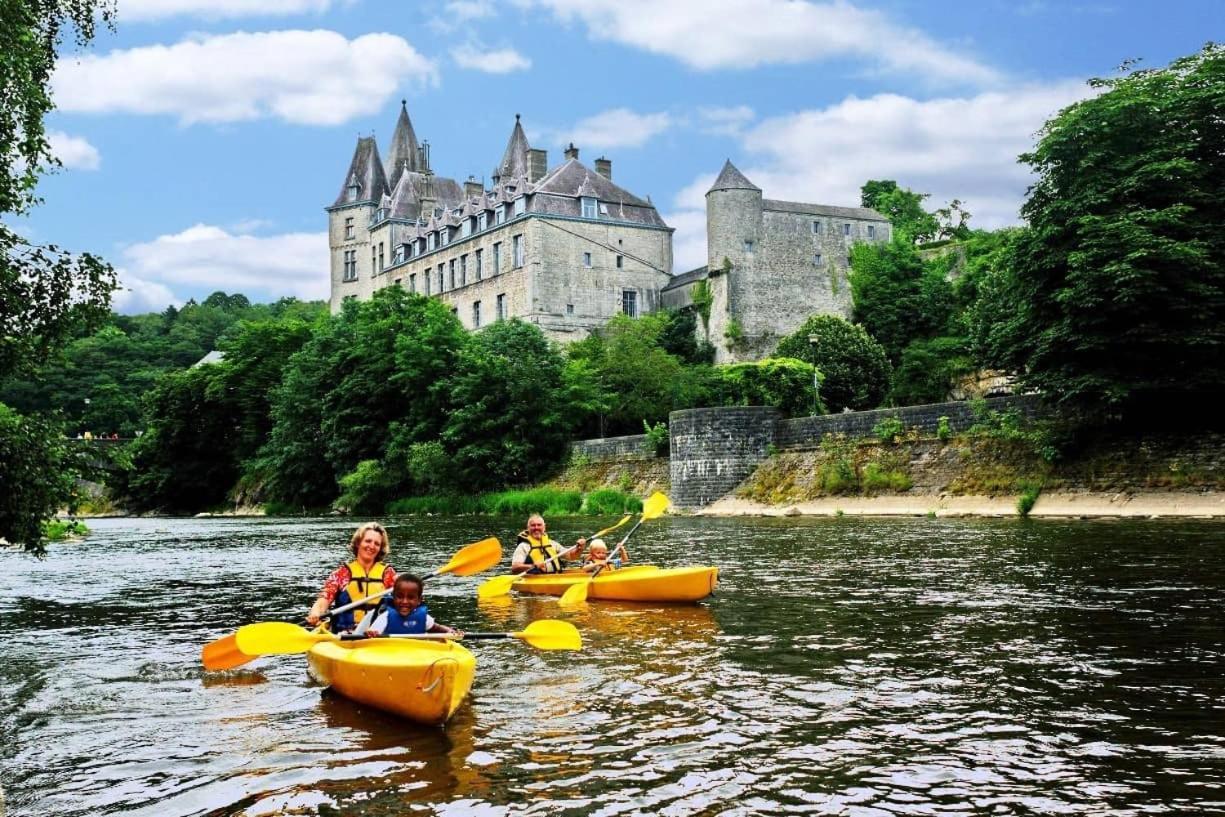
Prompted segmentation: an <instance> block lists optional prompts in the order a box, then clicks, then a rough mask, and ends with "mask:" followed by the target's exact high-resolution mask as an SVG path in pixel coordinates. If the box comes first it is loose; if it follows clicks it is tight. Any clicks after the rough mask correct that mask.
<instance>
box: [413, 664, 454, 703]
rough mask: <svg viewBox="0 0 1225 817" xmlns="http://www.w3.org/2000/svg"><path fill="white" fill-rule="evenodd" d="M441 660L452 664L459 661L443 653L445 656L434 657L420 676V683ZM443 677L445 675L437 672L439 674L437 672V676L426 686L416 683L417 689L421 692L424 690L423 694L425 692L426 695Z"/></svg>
mask: <svg viewBox="0 0 1225 817" xmlns="http://www.w3.org/2000/svg"><path fill="white" fill-rule="evenodd" d="M443 661H450V662H451V663H452V664H458V663H459V662H458V661H456V660H455V659H454V658H452V657H451V656H449V655H445V656H443V657H442V658H437V659H435V660H434V661H433V662H432V663H431V664H430V666H429V668H428V669H427V670H426V671H425V674H424V675H423V676H422V680H421V683H422V684H424V683H425V681H426V679H428V678H429V677H430V675H431V674H432V673H433V672H434V668H435V667H437V666H438V664H439V663H441V662H443ZM445 677H446V676H445V675H443V674H442V673H439V674H438V677H437V678H436V679H434V681H433V682H432V683H430V684H429V685H428V686H422V685H421V684H418V685H417V689H419V690H421V691H422V692H424V693H425V694H427V695H428V694H429V693H431V692H433V691H434V690H435V689H436V688H437V687H438V685H439V684H441V683H442V681H443V679H444V678H445Z"/></svg>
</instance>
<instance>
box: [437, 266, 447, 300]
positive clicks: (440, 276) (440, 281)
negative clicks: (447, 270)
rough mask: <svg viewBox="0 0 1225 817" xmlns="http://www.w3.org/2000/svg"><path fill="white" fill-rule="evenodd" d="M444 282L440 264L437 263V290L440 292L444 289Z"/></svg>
mask: <svg viewBox="0 0 1225 817" xmlns="http://www.w3.org/2000/svg"><path fill="white" fill-rule="evenodd" d="M445 283H446V282H445V281H444V280H443V278H442V264H439V265H438V291H439V292H440V293H441V292H442V291H443V290H445V289H446V287H445V286H444V284H445Z"/></svg>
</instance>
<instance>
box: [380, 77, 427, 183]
mask: <svg viewBox="0 0 1225 817" xmlns="http://www.w3.org/2000/svg"><path fill="white" fill-rule="evenodd" d="M421 159H422V155H421V146H420V145H419V144H417V134H416V132H415V131H413V123H412V121H411V120H410V119H409V118H408V103H407V102H406V101H405V100H403V99H401V100H400V118H399V119H397V120H396V129H395V132H394V133H392V135H391V145H390V146H389V147H388V148H387V163H386V165H385V166H384V167H385V170H386V176H387V187H388V189H389V190H395V189H396V185H397V184H399V182H400V176H402V175H403V174H404V171H405V170H417V171H420V170H424V168H423V167H421Z"/></svg>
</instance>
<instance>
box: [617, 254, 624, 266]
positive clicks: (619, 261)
mask: <svg viewBox="0 0 1225 817" xmlns="http://www.w3.org/2000/svg"><path fill="white" fill-rule="evenodd" d="M617 269H625V256H624V255H618V256H617Z"/></svg>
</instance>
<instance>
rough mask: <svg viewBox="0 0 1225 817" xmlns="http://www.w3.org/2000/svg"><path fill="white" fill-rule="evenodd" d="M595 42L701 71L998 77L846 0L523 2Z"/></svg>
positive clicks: (982, 80)
mask: <svg viewBox="0 0 1225 817" xmlns="http://www.w3.org/2000/svg"><path fill="white" fill-rule="evenodd" d="M519 3H520V5H525V6H533V5H534V6H542V7H544V8H547V9H549V10H550V11H551V12H552V13H553V16H554V17H555V18H557V19H558V20H560V21H561V22H563V23H573V22H575V21H577V22H580V23H582V24H583V25H584V26H586V28H587V33H588V36H590V37H591V38H593V39H597V40H609V41H612V42H617V43H621V44H623V45H629V46H632V47H635V48H640V49H643V50H645V51H649V52H651V53H654V54H662V55H664V56H668V57H671V58H673V59H676V60H679V61H680V62H682V63H684V64H685V65H688V66H690V67H692V68H696V69H698V70H713V69H722V68H753V67H755V66H758V65H770V64H780V63H782V64H799V63H806V62H814V61H820V60H831V59H846V58H852V59H857V60H863V61H866V62H868V63H870V64H872V65H874V66H875V67H877V68H880V69H885V70H889V71H891V72H898V73H913V74H916V75H917V76H918V77H919V78H920V79H922V80H925V81H931V82H941V83H969V84H974V85H985V84H991V83H995V82H997V81H998V80H999V75H998V74H997V72H996V71H994V70H993V69H991V68H989V67H987V66H985V65H983V64H982V63H980V62H978V61H977V60H975V59H973V58H972V57H968V56H963V55H960V54H957V53H955V52H954V51H952V50H950V49H948V48H945V47H944V46H941V45H939V44H938V43H936V42H934V41H933V40H931V39H930V38H929V37H928V36H927V35H925V34H924V33H922V32H921V31H918V30H915V29H911V28H905V27H903V26H900V25H897V24H895V23H893V22H892V21H891V20H890V19H889V17H888V16H887V15H885V14H883V13H881V12H877V11H865V10H862V9H858V8H856V7H855V6H853V5H851V4H850V3H849V2H846V1H845V0H833V2H828V3H816V2H806V0H583V2H581V3H575V2H573V0H519Z"/></svg>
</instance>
